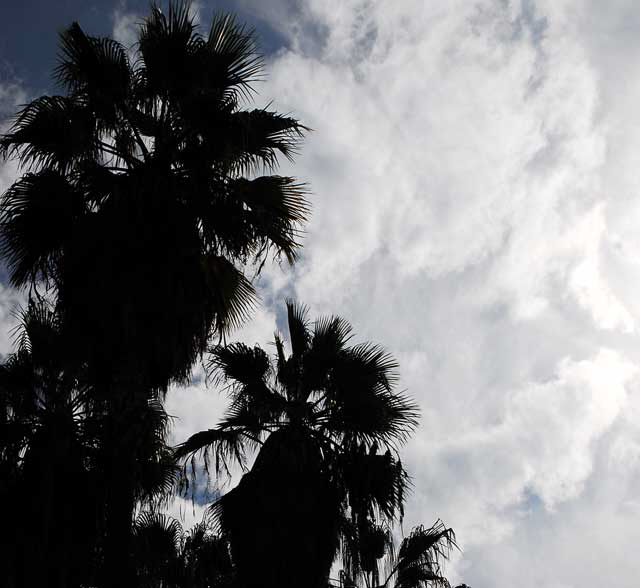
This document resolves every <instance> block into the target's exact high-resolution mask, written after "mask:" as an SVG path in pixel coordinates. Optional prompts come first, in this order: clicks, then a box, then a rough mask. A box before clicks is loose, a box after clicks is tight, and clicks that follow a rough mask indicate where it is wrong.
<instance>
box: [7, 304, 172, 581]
mask: <svg viewBox="0 0 640 588" xmlns="http://www.w3.org/2000/svg"><path fill="white" fill-rule="evenodd" d="M21 318H22V323H21V326H20V329H19V330H18V332H17V339H16V351H15V352H14V353H13V354H11V355H10V356H8V357H7V358H6V360H5V361H4V363H3V364H2V365H0V497H1V499H2V500H4V501H5V504H11V505H12V506H13V508H11V509H7V516H8V517H9V518H10V519H11V520H14V529H15V536H14V541H13V542H12V543H11V545H8V546H7V549H6V550H3V553H2V557H3V558H6V565H4V566H3V570H5V572H4V573H5V574H6V582H7V584H8V585H9V586H11V587H13V586H37V585H42V586H45V585H46V586H52V587H58V586H60V587H72V586H81V585H90V584H93V583H94V582H93V580H95V579H96V578H97V577H99V576H98V574H99V573H100V572H99V568H100V567H101V566H100V565H99V564H100V559H101V552H102V549H103V547H104V531H105V517H106V512H105V502H106V501H105V499H104V498H105V497H104V488H105V486H106V482H107V475H108V474H109V467H108V466H109V463H110V447H109V446H108V445H107V444H106V441H108V440H109V434H108V428H109V424H110V421H111V418H110V415H109V414H108V412H107V411H106V403H105V402H104V399H101V398H100V397H99V395H98V394H96V393H95V391H94V390H93V388H92V385H91V382H90V380H89V379H88V377H87V367H86V364H84V363H82V362H78V361H77V360H76V358H75V357H74V356H73V354H71V353H70V352H69V345H68V342H67V341H66V339H65V335H64V333H63V331H62V329H61V324H60V321H59V317H58V316H57V314H56V313H55V311H54V309H53V308H52V307H51V305H50V304H48V303H47V302H46V301H42V300H40V301H36V300H33V299H32V300H31V301H30V303H29V305H28V306H27V308H26V310H25V311H24V312H23V313H22V316H21ZM129 422H130V424H131V428H132V430H134V431H135V432H136V442H135V443H131V444H130V448H131V449H132V451H135V452H136V456H135V460H134V463H135V465H136V469H135V471H134V500H135V501H136V502H137V503H139V504H141V505H147V506H148V507H157V506H161V505H162V504H163V502H164V498H165V497H166V496H167V493H168V492H169V491H170V490H171V489H173V487H174V484H175V479H176V474H177V473H178V471H177V467H176V465H175V462H174V459H173V454H172V452H171V451H170V450H169V448H168V447H167V445H166V443H165V437H166V427H167V425H168V416H167V415H166V413H165V411H164V409H163V408H162V406H161V404H160V403H159V401H158V399H151V400H150V401H149V402H148V403H147V406H146V408H145V409H144V410H142V411H139V412H137V413H136V414H135V415H132V418H130V419H129ZM34 559H35V560H37V561H39V562H40V563H39V565H37V566H35V565H33V561H34Z"/></svg>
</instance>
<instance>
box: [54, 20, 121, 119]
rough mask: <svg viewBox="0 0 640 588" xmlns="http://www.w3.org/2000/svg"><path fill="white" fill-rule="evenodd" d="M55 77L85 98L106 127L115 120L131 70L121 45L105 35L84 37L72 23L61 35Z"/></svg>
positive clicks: (79, 96)
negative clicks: (58, 62)
mask: <svg viewBox="0 0 640 588" xmlns="http://www.w3.org/2000/svg"><path fill="white" fill-rule="evenodd" d="M60 49H61V56H60V64H59V65H58V67H57V68H56V69H55V71H54V75H55V77H56V78H57V80H58V81H59V82H60V83H61V84H62V85H64V86H66V88H67V89H68V90H69V91H70V92H71V93H72V94H73V95H74V96H76V97H78V98H80V99H82V100H85V101H86V103H87V104H88V106H89V108H90V109H91V110H93V112H95V113H96V115H97V118H98V120H99V121H100V122H101V123H102V124H103V127H105V128H113V127H114V125H115V124H116V123H117V121H118V119H117V109H118V108H120V109H122V108H123V107H124V103H125V101H126V100H127V98H128V96H129V93H130V86H131V77H132V72H131V69H130V66H129V60H128V58H127V52H126V50H125V49H124V47H123V46H122V45H121V44H120V43H118V42H117V41H114V40H113V39H108V38H95V37H90V36H87V35H86V34H85V33H84V32H83V30H82V29H81V28H80V26H79V25H78V23H76V22H74V23H73V24H72V25H71V26H70V27H69V28H68V29H67V30H65V31H64V32H63V33H61V34H60Z"/></svg>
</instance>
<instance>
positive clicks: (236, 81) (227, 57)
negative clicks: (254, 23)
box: [207, 14, 264, 101]
mask: <svg viewBox="0 0 640 588" xmlns="http://www.w3.org/2000/svg"><path fill="white" fill-rule="evenodd" d="M207 49H208V52H209V62H208V64H209V68H210V71H211V72H212V73H213V75H214V76H215V77H214V80H215V85H216V86H217V87H218V88H220V89H221V90H222V91H223V92H224V93H227V95H228V93H229V92H230V91H231V92H233V91H238V92H239V93H240V94H241V95H242V96H244V97H248V96H249V95H250V93H251V92H252V87H251V84H252V83H253V82H255V81H257V80H259V79H260V74H261V73H262V69H263V67H264V63H263V59H262V57H261V56H260V55H259V54H258V53H257V52H256V48H255V40H254V37H253V32H252V31H247V30H246V29H245V27H244V26H240V25H238V23H237V22H236V20H235V18H234V17H233V16H230V15H227V14H217V15H215V16H214V18H213V21H212V23H211V29H210V31H209V38H208V40H207ZM230 97H231V98H232V99H234V101H235V100H236V97H235V95H234V94H231V96H230Z"/></svg>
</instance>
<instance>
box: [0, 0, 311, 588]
mask: <svg viewBox="0 0 640 588" xmlns="http://www.w3.org/2000/svg"><path fill="white" fill-rule="evenodd" d="M135 49H136V59H135V60H134V61H133V62H130V60H129V57H128V54H127V51H126V49H125V48H124V47H123V46H121V45H120V44H119V43H117V42H116V41H114V40H112V39H108V38H95V37H91V36H89V35H86V34H85V33H84V32H83V31H82V29H81V28H80V26H79V25H78V24H77V23H74V24H73V25H71V27H70V28H69V29H68V30H66V31H65V32H63V33H62V34H61V59H60V64H59V66H58V67H57V69H56V71H55V74H56V78H57V80H58V82H59V83H60V84H61V85H62V86H63V87H64V88H65V89H66V94H65V95H61V96H42V97H40V98H37V99H36V100H34V101H32V102H31V103H30V104H28V105H27V106H25V107H24V108H23V109H22V110H21V111H20V113H19V114H18V115H17V117H16V120H15V122H14V125H13V127H12V129H11V130H10V132H9V133H8V134H7V135H5V136H4V137H3V138H2V139H1V140H0V152H1V153H3V154H4V155H5V156H8V157H16V158H17V159H18V160H19V162H20V163H21V165H22V166H23V168H24V169H25V170H26V173H25V174H24V175H23V176H22V177H21V178H20V179H19V180H18V181H17V182H16V183H15V184H14V185H13V186H12V187H11V188H10V189H9V190H8V191H7V192H6V193H5V195H4V198H3V200H2V206H1V211H0V223H1V225H2V226H1V228H2V242H1V249H0V253H1V254H2V256H3V257H4V259H5V261H6V262H7V264H8V267H9V272H10V278H11V282H12V284H13V285H14V286H16V287H20V288H23V287H27V286H29V287H30V288H32V289H34V291H35V292H41V291H43V290H44V291H46V292H48V293H49V295H50V296H55V298H56V301H57V313H58V315H59V317H60V321H61V323H62V325H63V329H64V331H65V333H66V337H67V340H68V341H69V342H71V343H72V344H73V345H74V350H73V351H74V354H76V356H77V357H79V358H83V360H85V361H86V365H87V367H88V370H89V371H88V377H89V379H90V380H91V382H92V388H93V390H94V391H95V392H96V394H98V396H100V397H101V398H104V399H105V401H106V404H107V406H106V411H107V412H108V414H109V415H110V422H109V424H108V426H107V427H106V430H107V431H108V433H109V439H107V440H105V444H106V446H107V447H109V448H110V449H109V452H110V466H109V467H108V468H107V470H108V471H107V473H106V480H105V481H106V484H107V495H106V502H107V521H108V522H107V527H108V528H107V537H108V538H109V541H108V544H107V546H106V548H105V549H106V551H105V553H106V564H105V566H106V567H105V569H106V570H107V572H108V573H111V574H112V575H114V577H112V578H111V580H110V585H113V586H115V585H120V582H121V578H120V577H122V578H126V577H128V576H130V575H131V573H132V572H131V570H130V569H128V564H127V554H128V553H129V545H130V537H131V522H132V515H133V511H134V506H135V486H136V482H135V471H136V464H135V455H136V452H135V451H131V443H133V442H135V438H136V434H135V432H134V431H132V428H131V426H130V424H129V422H128V420H129V419H130V418H131V416H132V415H135V414H136V413H140V412H144V410H145V409H146V407H147V404H148V400H149V399H150V398H152V397H153V396H154V394H155V395H157V394H159V393H161V392H162V391H163V390H165V389H166V388H167V386H168V384H169V383H171V382H181V381H184V380H185V379H186V378H188V376H189V374H190V371H191V368H192V365H193V363H194V361H195V360H196V358H197V357H198V356H199V354H201V353H202V352H203V351H204V350H205V348H206V345H207V341H208V340H209V338H210V337H211V336H212V335H222V334H224V333H226V332H227V331H228V330H229V329H231V328H232V327H234V326H235V325H237V324H238V323H239V322H240V321H242V320H243V319H244V318H245V317H246V316H247V314H248V312H249V311H250V310H251V307H252V304H253V303H254V301H255V293H254V290H253V288H252V286H251V284H250V281H249V280H248V279H247V278H246V277H245V275H244V269H245V268H246V267H247V266H248V265H251V264H257V265H256V267H257V271H259V269H260V267H261V264H262V263H264V261H265V259H266V258H267V257H268V256H269V255H271V254H273V255H275V256H276V257H280V256H282V257H284V258H285V259H287V260H288V261H289V262H293V261H294V260H295V258H296V252H297V248H298V237H299V230H300V227H301V225H302V224H303V223H304V221H305V219H306V216H307V212H308V206H307V202H306V200H305V190H304V188H303V186H302V185H300V184H299V183H297V182H296V181H295V180H294V179H293V178H290V177H281V176H278V175H259V174H260V173H267V174H270V173H271V172H272V171H273V170H274V168H275V166H276V163H277V156H278V155H279V154H281V155H284V156H285V157H288V158H291V157H292V156H293V155H294V153H295V152H296V147H297V145H298V141H299V139H300V138H301V136H302V134H303V132H304V131H305V128H304V127H303V126H302V125H301V124H300V123H299V122H298V121H296V120H295V119H293V118H291V117H287V116H282V115H280V114H278V113H276V112H272V111H269V110H266V109H254V110H243V109H242V106H243V104H244V103H245V102H246V101H247V100H248V99H250V98H251V96H252V92H253V90H252V86H251V84H252V83H253V82H255V81H256V80H258V79H259V78H260V76H261V72H262V60H261V58H260V57H259V55H257V54H256V51H255V46H254V42H253V37H252V34H251V33H249V32H247V31H246V30H245V29H244V28H243V27H240V26H238V25H237V24H236V22H235V21H234V20H233V19H232V18H230V17H228V16H224V15H219V16H217V17H215V18H214V19H213V22H212V25H211V29H210V31H209V34H208V35H206V36H202V35H200V34H199V33H198V31H197V29H196V26H195V24H194V22H193V19H192V18H191V16H190V14H189V4H188V3H187V2H175V3H171V4H170V6H169V10H168V13H167V14H164V13H163V12H161V10H160V9H159V8H157V7H153V8H152V11H151V15H150V16H149V17H148V18H147V19H146V21H145V22H144V24H143V25H142V26H141V29H140V33H139V37H138V43H137V45H136V48H135ZM116 575H117V576H118V577H116ZM124 582H125V583H126V580H124Z"/></svg>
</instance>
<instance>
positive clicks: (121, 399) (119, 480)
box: [102, 391, 136, 588]
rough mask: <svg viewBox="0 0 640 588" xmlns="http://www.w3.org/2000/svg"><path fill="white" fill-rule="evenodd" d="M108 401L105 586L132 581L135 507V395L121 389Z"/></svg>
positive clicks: (126, 585)
mask: <svg viewBox="0 0 640 588" xmlns="http://www.w3.org/2000/svg"><path fill="white" fill-rule="evenodd" d="M114 396H116V398H114V399H113V400H112V401H111V402H110V407H109V416H108V417H107V421H108V432H107V438H106V443H105V450H106V452H107V456H106V460H105V461H106V472H105V474H106V476H105V480H104V482H105V494H106V496H105V507H106V508H105V510H106V512H105V514H106V521H105V544H104V561H103V566H104V567H103V574H102V576H103V583H104V586H105V588H122V587H125V588H126V587H128V586H133V585H134V567H133V562H132V561H131V533H132V524H133V514H134V509H135V467H136V451H135V447H134V446H132V442H135V435H134V434H133V431H132V428H134V427H133V423H132V420H131V419H130V418H129V415H131V414H133V413H134V411H135V409H136V408H135V404H134V403H135V398H134V397H133V395H131V396H129V397H127V396H128V395H127V394H125V393H123V392H121V391H120V392H118V393H117V394H115V395H114Z"/></svg>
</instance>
